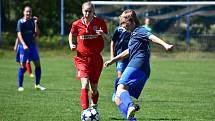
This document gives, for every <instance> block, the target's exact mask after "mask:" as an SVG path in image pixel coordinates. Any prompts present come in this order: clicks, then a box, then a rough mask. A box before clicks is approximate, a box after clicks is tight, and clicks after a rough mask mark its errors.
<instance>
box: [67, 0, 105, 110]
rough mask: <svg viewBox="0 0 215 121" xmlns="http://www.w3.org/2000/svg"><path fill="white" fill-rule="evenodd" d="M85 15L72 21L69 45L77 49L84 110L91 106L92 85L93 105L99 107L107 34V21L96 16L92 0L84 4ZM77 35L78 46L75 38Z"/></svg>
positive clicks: (72, 48)
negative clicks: (103, 55)
mask: <svg viewBox="0 0 215 121" xmlns="http://www.w3.org/2000/svg"><path fill="white" fill-rule="evenodd" d="M82 14H83V17H82V18H81V19H79V20H76V21H74V22H73V23H72V28H71V32H70V34H69V45H70V48H71V50H72V51H74V50H76V49H77V56H76V57H75V59H74V61H75V66H76V68H77V72H76V77H77V78H78V79H80V80H81V84H82V86H81V96H80V100H81V106H82V110H85V109H87V108H88V107H89V99H88V87H90V98H91V100H92V101H91V106H92V107H93V108H97V102H98V98H99V92H98V90H97V86H98V82H99V77H100V74H101V71H102V68H103V59H102V56H101V51H102V50H103V48H104V39H105V38H106V34H107V26H106V24H105V22H104V21H103V20H102V19H101V18H98V17H96V16H95V9H94V6H93V4H92V3H91V2H85V3H83V5H82ZM75 37H77V48H76V45H75V44H74V43H73V39H74V38H75Z"/></svg>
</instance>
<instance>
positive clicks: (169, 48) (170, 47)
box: [165, 44, 174, 51]
mask: <svg viewBox="0 0 215 121" xmlns="http://www.w3.org/2000/svg"><path fill="white" fill-rule="evenodd" d="M173 47H174V46H173V45H169V44H168V45H166V46H165V49H166V50H168V51H171V50H172V49H173Z"/></svg>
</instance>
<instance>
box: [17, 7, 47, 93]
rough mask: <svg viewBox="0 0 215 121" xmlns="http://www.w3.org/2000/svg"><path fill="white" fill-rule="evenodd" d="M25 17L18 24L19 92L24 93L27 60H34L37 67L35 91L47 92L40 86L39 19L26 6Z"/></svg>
mask: <svg viewBox="0 0 215 121" xmlns="http://www.w3.org/2000/svg"><path fill="white" fill-rule="evenodd" d="M23 15H24V16H23V17H22V18H21V19H19V20H18V22H17V28H16V31H17V36H18V39H19V43H18V48H17V54H16V61H17V62H19V64H20V66H19V69H18V91H23V90H24V88H23V78H24V73H25V71H26V66H25V63H26V61H27V60H30V61H31V60H32V61H33V62H34V65H35V76H36V78H35V89H39V90H45V89H46V88H45V87H42V86H41V85H40V78H41V65H40V58H39V53H38V49H37V45H36V43H35V37H36V35H37V33H38V31H39V29H38V26H37V21H38V19H37V17H32V10H31V7H30V6H25V7H24V11H23Z"/></svg>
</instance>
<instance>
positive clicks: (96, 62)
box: [89, 55, 103, 109]
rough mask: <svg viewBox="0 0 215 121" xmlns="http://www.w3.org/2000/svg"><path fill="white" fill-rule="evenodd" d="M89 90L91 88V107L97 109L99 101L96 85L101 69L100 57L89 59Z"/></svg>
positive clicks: (101, 61)
mask: <svg viewBox="0 0 215 121" xmlns="http://www.w3.org/2000/svg"><path fill="white" fill-rule="evenodd" d="M90 60H91V61H90V62H89V64H90V65H93V66H91V67H90V78H89V79H90V88H91V106H92V107H93V108H95V109H96V108H97V107H98V99H99V91H98V83H99V77H100V75H101V72H102V69H103V59H102V56H101V55H96V56H93V57H90Z"/></svg>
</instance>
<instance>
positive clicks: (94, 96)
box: [90, 91, 99, 104]
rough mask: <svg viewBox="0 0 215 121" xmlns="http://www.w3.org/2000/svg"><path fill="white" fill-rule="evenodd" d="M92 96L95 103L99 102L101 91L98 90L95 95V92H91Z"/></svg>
mask: <svg viewBox="0 0 215 121" xmlns="http://www.w3.org/2000/svg"><path fill="white" fill-rule="evenodd" d="M90 97H91V99H92V101H93V104H97V102H98V99H99V91H97V93H96V94H95V95H93V93H90Z"/></svg>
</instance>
